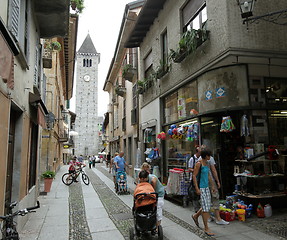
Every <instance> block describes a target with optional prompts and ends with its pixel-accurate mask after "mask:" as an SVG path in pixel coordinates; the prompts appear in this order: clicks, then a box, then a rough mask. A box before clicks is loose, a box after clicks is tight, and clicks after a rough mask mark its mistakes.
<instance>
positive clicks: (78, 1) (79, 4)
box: [71, 0, 85, 13]
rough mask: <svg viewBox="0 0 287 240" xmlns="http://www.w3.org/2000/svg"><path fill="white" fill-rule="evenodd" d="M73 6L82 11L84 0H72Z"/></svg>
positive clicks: (75, 9) (74, 8) (77, 10)
mask: <svg viewBox="0 0 287 240" xmlns="http://www.w3.org/2000/svg"><path fill="white" fill-rule="evenodd" d="M71 8H72V9H73V10H74V11H76V12H77V13H82V11H83V9H84V8H85V6H84V0H71Z"/></svg>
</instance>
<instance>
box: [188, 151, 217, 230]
mask: <svg viewBox="0 0 287 240" xmlns="http://www.w3.org/2000/svg"><path fill="white" fill-rule="evenodd" d="M210 156H211V152H210V151H209V150H207V149H203V150H202V151H201V159H200V160H198V162H197V163H196V164H195V168H194V171H193V176H192V177H193V182H194V187H195V190H196V193H197V194H198V195H200V202H201V209H200V210H199V211H198V212H197V213H196V214H194V215H193V216H192V218H193V220H194V222H195V223H198V217H199V215H201V216H202V220H203V224H204V232H205V233H206V234H207V235H208V236H214V235H215V234H214V233H212V232H211V230H210V228H209V226H208V219H209V217H210V215H209V212H210V208H211V194H210V190H209V184H210V185H211V189H212V191H215V187H214V182H213V181H212V179H211V175H210V174H209V172H210V168H209V166H208V163H207V161H208V160H209V159H210ZM198 175H199V179H197V176H198ZM198 181H199V184H198ZM196 225H198V224H196Z"/></svg>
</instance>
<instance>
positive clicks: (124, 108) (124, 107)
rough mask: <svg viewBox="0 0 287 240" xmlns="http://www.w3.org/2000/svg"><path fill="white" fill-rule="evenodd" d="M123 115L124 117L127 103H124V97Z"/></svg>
mask: <svg viewBox="0 0 287 240" xmlns="http://www.w3.org/2000/svg"><path fill="white" fill-rule="evenodd" d="M123 105H124V106H123V117H126V108H127V103H126V99H124V101H123Z"/></svg>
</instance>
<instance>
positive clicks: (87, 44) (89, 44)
mask: <svg viewBox="0 0 287 240" xmlns="http://www.w3.org/2000/svg"><path fill="white" fill-rule="evenodd" d="M78 53H82V54H85V53H89V54H97V53H98V52H97V50H96V48H95V46H94V44H93V41H92V39H91V36H90V34H89V33H88V35H87V36H86V38H85V40H84V42H83V43H82V46H81V47H80V49H79V50H78Z"/></svg>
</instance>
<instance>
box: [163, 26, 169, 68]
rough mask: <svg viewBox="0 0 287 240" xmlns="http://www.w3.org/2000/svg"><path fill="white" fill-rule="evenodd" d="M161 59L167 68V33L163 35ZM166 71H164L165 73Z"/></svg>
mask: <svg viewBox="0 0 287 240" xmlns="http://www.w3.org/2000/svg"><path fill="white" fill-rule="evenodd" d="M161 55H162V56H161V59H162V64H163V66H167V62H168V46H167V31H165V32H164V33H163V34H161ZM165 70H166V69H164V71H165Z"/></svg>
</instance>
